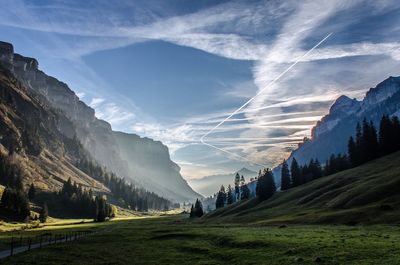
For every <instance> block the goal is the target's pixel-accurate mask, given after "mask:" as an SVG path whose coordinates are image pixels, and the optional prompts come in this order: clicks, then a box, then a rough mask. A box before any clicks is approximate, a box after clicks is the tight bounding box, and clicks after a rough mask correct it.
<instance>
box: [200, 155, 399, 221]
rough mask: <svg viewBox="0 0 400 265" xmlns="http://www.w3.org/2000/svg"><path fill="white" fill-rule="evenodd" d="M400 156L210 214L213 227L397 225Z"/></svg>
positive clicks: (208, 216)
mask: <svg viewBox="0 0 400 265" xmlns="http://www.w3.org/2000/svg"><path fill="white" fill-rule="evenodd" d="M399 217H400V152H397V153H394V154H391V155H389V156H385V157H383V158H380V159H377V160H375V161H372V162H370V163H367V164H365V165H362V166H360V167H357V168H353V169H350V170H346V171H343V172H340V173H337V174H334V175H331V176H328V177H323V178H321V179H318V180H315V181H312V182H310V183H307V184H305V185H302V186H300V187H296V188H293V189H290V190H288V191H284V192H279V193H276V194H275V195H274V196H273V197H272V198H271V199H269V200H267V201H264V202H261V203H259V202H258V201H257V200H256V199H252V200H249V201H245V202H241V203H237V204H233V205H230V206H228V207H225V208H222V209H219V210H217V211H214V212H212V213H210V214H208V215H206V216H205V217H204V218H203V219H204V220H206V221H210V220H211V221H215V222H246V223H247V222H255V223H260V224H263V223H266V224H268V223H269V224H272V223H302V224H304V223H308V224H310V223H329V224H335V223H340V224H357V223H369V224H370V223H398V222H399V221H400V218H399Z"/></svg>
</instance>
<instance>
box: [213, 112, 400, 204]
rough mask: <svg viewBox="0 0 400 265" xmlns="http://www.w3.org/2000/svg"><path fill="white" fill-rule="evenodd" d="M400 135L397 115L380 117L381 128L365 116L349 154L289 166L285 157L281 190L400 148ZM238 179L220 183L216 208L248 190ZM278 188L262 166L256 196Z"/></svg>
mask: <svg viewBox="0 0 400 265" xmlns="http://www.w3.org/2000/svg"><path fill="white" fill-rule="evenodd" d="M399 136H400V122H399V119H398V118H397V117H396V116H393V117H392V118H390V117H389V116H388V115H384V116H383V117H382V119H381V120H380V123H379V130H378V131H377V129H376V128H375V126H374V124H373V122H372V121H367V120H366V119H364V120H363V121H362V123H361V124H360V123H357V126H356V132H355V137H353V136H351V137H349V140H348V150H347V154H332V155H331V156H330V157H329V159H327V160H326V161H325V164H324V165H321V163H320V161H319V160H318V159H311V160H310V161H309V163H306V164H304V165H299V163H298V162H297V160H296V159H295V158H293V159H292V163H291V165H290V168H289V165H288V164H287V162H286V160H284V161H283V163H282V165H281V190H287V189H290V188H293V187H296V186H300V185H302V184H305V183H307V182H310V181H312V180H314V179H318V178H321V177H323V176H328V175H331V174H335V173H337V172H340V171H343V170H346V169H349V168H352V167H356V166H359V165H362V164H364V163H367V162H369V161H371V160H373V159H376V158H379V157H381V156H385V155H388V154H390V153H393V152H396V151H399V150H400V137H399ZM236 183H240V181H238V177H237V176H236V178H235V189H232V188H231V187H230V185H229V186H228V189H227V190H225V188H224V186H221V189H220V190H219V192H218V195H217V199H216V208H221V207H224V206H226V205H228V204H231V203H233V202H235V201H237V199H235V198H238V197H235V196H236V195H237V193H238V190H241V191H242V194H246V191H244V190H245V189H246V188H245V187H247V185H246V184H244V181H243V182H241V183H240V185H238V186H236ZM237 187H239V189H237ZM247 189H248V187H247ZM243 191H244V192H243ZM275 192H276V185H275V181H274V175H273V173H272V171H271V170H270V169H268V168H266V169H263V170H262V171H261V170H260V171H259V174H258V177H257V186H256V196H257V198H258V199H259V200H261V201H263V200H267V199H269V198H270V197H272V196H273V195H274V193H275ZM245 197H246V196H245ZM239 198H240V197H239ZM243 198H244V197H242V198H241V199H243Z"/></svg>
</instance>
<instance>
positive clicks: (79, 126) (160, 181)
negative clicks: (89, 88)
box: [0, 42, 201, 201]
mask: <svg viewBox="0 0 400 265" xmlns="http://www.w3.org/2000/svg"><path fill="white" fill-rule="evenodd" d="M0 62H2V64H3V65H6V66H7V67H8V68H9V70H11V71H12V72H13V73H14V74H15V75H16V77H17V78H18V79H19V80H20V81H21V82H22V83H23V84H24V85H25V86H26V87H28V88H29V89H30V90H31V92H32V93H35V94H36V95H37V96H38V97H39V98H41V99H42V101H43V102H46V103H48V104H49V105H51V106H52V107H53V108H55V109H57V110H60V111H61V112H62V113H63V114H64V115H65V116H66V118H67V119H66V120H63V121H60V123H59V125H58V126H59V130H60V131H61V132H62V133H63V134H64V135H65V136H67V137H70V138H73V137H74V136H76V137H77V138H78V139H79V141H80V142H81V143H82V145H83V146H84V148H85V149H86V150H88V152H89V153H90V154H91V155H92V157H94V158H95V159H96V160H97V161H98V162H99V163H100V164H101V165H103V166H105V167H107V169H108V170H110V171H112V172H114V173H116V174H118V175H119V176H121V177H124V178H126V179H130V180H132V181H133V182H134V183H135V184H137V185H140V186H142V187H144V188H145V189H148V190H150V191H154V192H156V193H157V194H159V195H162V196H164V197H166V198H168V199H170V200H173V201H189V200H193V199H194V198H196V197H201V195H199V194H197V193H195V192H194V191H193V190H192V189H191V188H190V186H189V185H188V184H187V183H186V181H185V180H184V179H183V178H182V176H181V175H180V173H179V171H180V168H179V166H178V165H176V164H175V163H174V162H173V161H171V159H170V156H169V151H168V148H167V147H166V146H165V145H163V144H162V143H161V142H158V141H153V140H151V139H148V138H141V137H139V136H138V135H134V134H123V133H117V132H113V131H112V128H111V125H110V124H109V123H107V122H106V121H104V120H100V119H97V118H96V116H95V111H94V110H93V109H92V108H90V107H89V106H87V105H86V104H85V103H84V102H82V101H80V100H79V98H78V97H77V95H76V94H75V93H74V92H73V91H72V90H71V89H70V88H69V87H68V85H67V84H65V83H63V82H61V81H59V80H57V79H56V78H54V77H51V76H48V75H46V74H45V73H44V72H43V71H41V70H39V68H38V66H39V64H38V62H37V60H36V59H34V58H28V57H24V56H21V55H19V54H16V53H14V49H13V46H12V45H11V44H9V43H5V42H0ZM71 122H72V124H73V127H74V129H72V128H71Z"/></svg>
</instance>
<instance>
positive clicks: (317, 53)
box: [0, 0, 400, 179]
mask: <svg viewBox="0 0 400 265" xmlns="http://www.w3.org/2000/svg"><path fill="white" fill-rule="evenodd" d="M0 6H1V7H2V8H1V9H0V40H2V41H7V42H11V43H13V44H14V48H15V50H16V52H18V53H21V54H23V55H25V56H30V57H35V58H37V59H38V60H39V65H40V68H41V69H42V70H43V71H45V72H46V73H47V74H49V75H52V76H54V77H56V78H58V79H60V80H62V81H64V82H66V83H67V84H68V85H69V86H70V88H71V89H72V90H74V91H75V92H76V94H77V95H78V96H79V98H80V99H81V100H82V101H84V102H85V103H86V104H88V105H90V106H91V107H92V108H94V109H95V110H96V116H97V117H98V118H101V119H104V120H106V121H108V122H109V123H110V124H111V125H112V127H113V129H114V130H119V131H124V132H129V133H136V134H139V135H140V136H146V137H150V138H153V139H156V140H160V141H162V142H163V143H164V144H166V145H167V146H168V147H169V150H170V153H171V157H172V159H173V160H174V161H175V162H176V163H178V164H179V165H180V167H181V168H182V172H181V173H182V175H183V176H184V177H185V178H186V179H193V178H199V177H202V176H207V175H213V174H218V173H227V172H234V171H237V170H238V169H240V168H242V167H248V168H251V169H258V168H259V167H260V166H267V167H272V166H275V165H277V164H279V163H280V162H281V161H282V160H283V159H284V158H286V157H287V156H288V155H289V153H290V151H291V150H293V149H294V148H296V146H297V144H298V143H299V142H301V141H302V139H303V138H304V137H309V136H310V134H311V128H312V127H313V126H314V125H315V123H316V122H317V121H318V120H319V119H321V118H322V117H323V115H325V114H327V113H328V111H329V107H330V106H331V105H332V103H333V102H334V100H335V99H336V98H337V97H339V96H340V95H342V94H345V95H348V96H350V97H355V98H358V99H362V97H363V95H364V94H365V92H366V91H367V90H368V89H369V88H370V87H373V86H375V85H376V84H377V83H379V82H380V81H382V80H384V79H386V78H387V77H389V76H398V75H400V2H398V1H396V0H381V1H373V0H366V1H361V0H354V1H352V0H337V1H332V0H329V1H328V0H327V1H314V0H313V1H295V0H289V1H252V0H249V1H216V0H210V1H206V0H205V1H202V0H196V1H194V0H193V1H188V0H171V1H169V0H140V1H135V0H116V1H109V0H96V1H94V0H86V1H80V0H69V1H65V0H54V1H49V0H0ZM321 40H323V41H322V42H321ZM320 42H321V43H320ZM318 43H319V45H318V46H317V47H315V49H312V48H313V47H314V46H316V45H317V44H318ZM310 50H311V51H310ZM307 52H308V53H307ZM306 53H307V55H306V56H304V55H305V54H306ZM296 62H297V63H296ZM294 64H295V65H294ZM288 68H289V70H288V71H286V70H287V69H288ZM282 73H284V74H283V75H282ZM278 77H279V78H278ZM277 78H278V79H277ZM276 79H277V80H276ZM273 80H276V81H275V82H274V81H273ZM256 95H257V96H256ZM255 96H256V97H255ZM250 99H253V100H252V101H251V102H250V103H249V104H247V105H246V106H245V107H244V108H242V109H241V110H240V111H238V112H237V113H236V114H235V115H233V116H232V117H231V118H230V119H228V120H226V122H224V123H223V124H221V125H220V126H219V127H218V128H217V129H215V130H213V131H211V132H210V130H212V129H213V128H214V127H215V126H216V125H218V124H219V123H220V122H221V121H223V120H224V119H225V118H226V117H228V116H229V115H230V114H231V113H233V112H234V111H236V110H237V109H238V108H239V107H241V106H243V104H245V103H246V102H247V101H248V100H250ZM209 132H210V133H209ZM205 135H206V137H204V138H203V140H204V142H205V143H207V144H208V145H205V144H204V143H202V141H201V139H202V137H203V136H205Z"/></svg>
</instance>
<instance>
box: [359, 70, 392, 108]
mask: <svg viewBox="0 0 400 265" xmlns="http://www.w3.org/2000/svg"><path fill="white" fill-rule="evenodd" d="M399 91H400V77H393V76H390V77H389V78H387V79H385V80H383V81H382V82H380V83H379V84H378V85H377V86H376V87H373V88H370V89H369V91H368V92H367V94H366V95H365V98H364V100H363V105H364V106H367V107H368V106H370V105H375V104H378V103H380V102H382V101H384V100H386V99H388V98H389V97H391V96H392V95H394V94H395V93H397V92H399Z"/></svg>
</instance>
